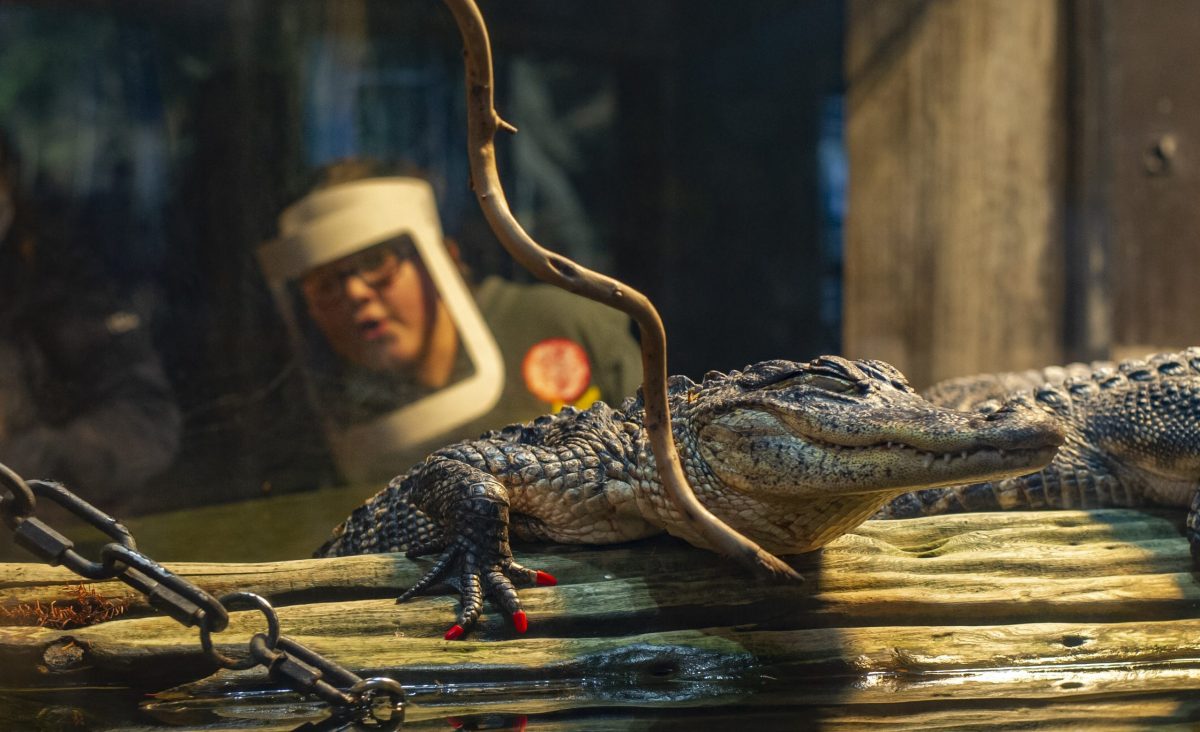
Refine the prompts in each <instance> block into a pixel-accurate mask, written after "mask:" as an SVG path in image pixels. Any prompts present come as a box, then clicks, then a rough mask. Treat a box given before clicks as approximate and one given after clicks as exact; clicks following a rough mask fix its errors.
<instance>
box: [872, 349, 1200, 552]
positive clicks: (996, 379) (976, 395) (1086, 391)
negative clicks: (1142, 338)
mask: <svg viewBox="0 0 1200 732" xmlns="http://www.w3.org/2000/svg"><path fill="white" fill-rule="evenodd" d="M923 396H924V397H925V398H926V399H928V400H929V401H930V402H932V403H934V404H937V405H940V406H942V407H945V408H950V409H962V410H968V411H974V412H976V413H977V414H981V415H986V414H989V413H993V412H995V411H996V410H1001V409H1013V408H1021V409H1027V408H1030V407H1035V408H1039V409H1041V410H1043V411H1044V412H1045V413H1046V414H1048V415H1050V416H1051V417H1052V418H1053V419H1055V420H1057V421H1058V422H1059V423H1060V424H1061V426H1062V430H1063V434H1064V435H1065V438H1066V440H1065V442H1064V444H1063V446H1062V448H1061V449H1060V450H1059V451H1058V454H1057V455H1056V456H1055V458H1054V460H1053V461H1052V462H1051V463H1050V464H1049V465H1047V466H1046V467H1044V468H1042V469H1041V470H1039V471H1037V472H1035V473H1031V474H1029V475H1024V476H1015V477H1009V478H1003V479H1001V480H998V481H996V480H989V481H978V482H972V483H970V484H965V485H959V486H950V487H942V488H929V489H925V490H920V491H916V492H914V493H910V494H907V495H903V496H900V497H898V498H896V499H894V500H892V501H891V502H889V503H888V504H887V505H885V506H884V507H883V508H882V509H881V510H880V511H879V513H878V514H877V515H876V518H911V517H915V516H928V515H934V514H942V513H954V512H959V511H995V510H1007V509H1044V508H1074V509H1090V508H1107V507H1138V506H1144V505H1162V506H1180V507H1187V508H1188V515H1187V524H1186V525H1187V537H1188V542H1189V545H1190V547H1191V553H1192V557H1193V559H1194V560H1195V561H1196V562H1200V348H1196V347H1193V348H1188V349H1186V350H1184V351H1180V352H1177V353H1159V354H1154V355H1151V356H1146V357H1145V358H1141V359H1130V360H1127V361H1121V362H1119V363H1113V362H1109V361H1096V362H1093V363H1088V364H1084V363H1074V364H1070V365H1067V366H1051V367H1048V368H1045V369H1040V370H1031V371H1022V372H1010V373H999V374H984V375H979V376H968V377H961V378H956V379H950V380H948V381H943V382H940V383H938V384H935V385H934V386H932V387H930V388H929V389H927V390H925V391H924V392H923Z"/></svg>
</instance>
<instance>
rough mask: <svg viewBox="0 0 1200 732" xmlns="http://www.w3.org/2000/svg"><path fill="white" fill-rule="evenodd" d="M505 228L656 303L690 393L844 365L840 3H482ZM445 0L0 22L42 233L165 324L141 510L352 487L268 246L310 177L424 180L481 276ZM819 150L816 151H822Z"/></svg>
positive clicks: (6, 104) (124, 6)
mask: <svg viewBox="0 0 1200 732" xmlns="http://www.w3.org/2000/svg"><path fill="white" fill-rule="evenodd" d="M482 8H483V11H484V14H485V17H486V19H487V20H488V23H489V25H490V28H491V34H492V40H493V50H494V53H495V56H496V65H497V74H496V81H497V83H496V86H497V107H498V109H499V110H500V111H501V113H502V114H503V115H504V116H505V117H506V118H507V119H509V120H510V121H511V122H513V123H514V124H515V125H517V126H518V127H519V128H520V129H521V132H520V133H519V134H518V135H517V136H516V137H514V138H512V139H503V140H501V141H500V145H501V149H500V154H501V160H500V167H501V171H502V174H503V175H504V178H505V183H506V188H507V191H508V194H509V198H510V201H511V202H512V204H513V208H514V211H515V213H516V214H517V216H518V218H519V219H520V220H521V221H522V222H523V223H524V225H525V226H526V227H527V228H528V229H529V230H530V231H531V233H532V234H533V235H534V236H535V237H536V238H538V239H539V241H541V242H542V243H543V244H544V245H545V246H547V247H549V248H552V249H556V250H558V251H561V252H563V253H565V254H567V255H569V256H572V257H574V258H576V259H578V260H579V261H581V262H582V263H584V264H585V265H588V266H591V267H594V268H597V269H600V270H601V271H604V272H606V273H610V274H612V275H614V276H616V277H618V278H619V279H622V280H625V281H627V282H628V283H629V284H631V285H632V286H634V287H636V288H638V289H640V290H642V291H643V292H645V293H646V294H647V295H649V297H650V298H651V299H652V300H653V301H654V302H655V303H656V304H657V306H658V308H659V309H660V311H661V314H662V316H663V319H664V321H665V323H666V326H667V332H668V338H669V343H670V346H669V348H670V350H669V360H670V369H671V371H672V372H673V373H687V374H690V375H692V376H699V375H701V374H703V372H704V371H706V370H708V369H713V368H717V369H722V370H728V369H731V368H740V367H742V366H743V365H745V364H747V363H750V362H753V361H756V360H760V359H764V358H777V357H787V358H793V359H798V360H802V359H807V358H810V357H812V356H813V355H816V354H818V353H820V352H829V351H836V350H838V348H839V345H840V344H839V337H838V333H839V326H840V320H839V309H840V295H839V287H840V264H839V262H840V228H839V227H840V218H841V215H842V211H841V209H842V203H841V201H842V197H843V188H844V179H845V171H844V161H843V158H842V151H841V114H842V108H841V92H842V73H841V58H842V50H841V45H842V39H843V36H844V28H843V15H844V8H843V5H842V3H841V2H834V1H833V0H822V1H820V2H806V3H794V2H776V1H771V0H766V1H758V2H754V3H750V4H731V3H725V2H684V1H682V0H679V1H668V2H649V3H647V2H634V1H632V0H622V1H620V2H608V3H580V2H567V3H564V2H556V1H555V0H539V1H535V2H525V1H523V2H484V3H482ZM460 47H461V44H460V42H459V39H458V35H457V30H456V28H455V26H454V24H453V20H452V18H451V17H450V15H449V12H448V11H447V10H446V9H445V8H444V7H442V5H441V4H440V3H437V2H429V1H426V0H414V1H412V2H390V1H389V2H371V1H367V2H359V1H354V2H289V3H276V2H265V1H264V2H256V1H237V2H173V3H169V4H163V3H150V2H122V3H104V2H56V3H50V4H41V3H38V4H32V3H29V4H27V3H11V4H2V5H0V126H2V127H4V128H7V129H9V131H10V132H11V134H12V135H13V136H14V137H15V138H16V141H17V144H18V146H19V147H20V150H21V152H22V154H23V156H24V158H25V159H26V162H27V163H28V164H29V165H28V171H27V173H28V177H29V180H27V181H26V183H27V185H28V186H29V187H30V189H31V190H32V191H33V192H34V194H35V199H36V202H37V203H38V204H39V206H40V208H41V209H42V210H43V211H46V212H49V215H47V216H44V217H43V219H44V220H45V221H46V222H47V223H48V224H51V225H50V226H47V227H46V231H45V234H46V235H47V236H52V237H56V238H59V239H62V240H65V241H71V242H77V243H78V245H79V246H80V247H84V248H86V249H87V251H88V252H89V253H90V254H92V255H93V256H94V257H95V258H96V259H98V260H99V261H101V262H102V264H103V265H104V266H105V268H106V269H107V271H108V273H109V274H110V276H111V277H112V279H114V280H115V281H116V282H117V283H118V284H119V285H120V287H121V288H122V290H123V291H125V292H127V293H129V294H130V295H131V297H132V298H133V299H134V300H135V302H136V303H137V304H138V307H139V308H140V309H141V310H142V313H143V315H145V316H146V317H148V318H150V319H151V321H152V322H153V323H154V326H155V334H156V340H157V343H158V346H159V349H160V352H161V354H162V357H163V359H164V361H165V365H166V367H167V370H168V373H169V374H170V376H171V378H172V380H173V382H174V384H175V386H176V389H177V392H178V396H179V400H180V403H181V405H182V406H183V408H184V411H185V413H186V428H185V429H186V431H185V437H184V448H183V455H182V457H181V460H180V461H179V464H178V465H177V467H176V469H174V470H172V471H171V473H170V474H169V475H167V476H164V478H163V479H162V480H160V481H159V485H157V486H156V487H155V490H154V491H153V495H151V496H147V498H146V500H145V501H143V502H141V503H140V504H139V506H138V508H139V509H140V510H149V509H153V508H158V507H165V506H169V505H174V504H177V503H180V502H183V503H193V502H204V501H212V500H224V499H230V498H238V497H247V496H253V495H259V494H261V493H263V492H273V491H275V492H277V491H285V490H291V489H294V488H305V487H312V486H316V485H322V484H326V483H329V482H332V481H334V480H335V478H334V476H333V474H332V471H331V468H330V466H329V463H328V460H327V458H326V456H325V453H324V449H323V447H322V444H321V438H320V434H319V428H318V427H317V423H316V422H315V420H314V418H313V415H312V413H311V410H310V408H309V406H308V404H307V402H306V400H305V397H304V392H303V389H302V385H301V382H300V378H299V377H300V374H299V372H298V368H297V366H296V363H295V361H294V358H293V354H292V353H291V351H290V349H289V347H288V344H287V342H286V339H285V334H284V332H283V329H282V327H281V323H280V320H279V317H278V315H277V314H276V312H275V310H274V308H273V305H272V303H271V301H270V299H269V296H268V293H267V291H266V289H265V287H264V283H263V280H262V277H261V275H260V273H259V271H258V269H257V266H256V264H255V261H254V258H253V254H254V249H255V247H257V246H258V245H259V244H260V243H261V242H262V241H263V240H265V239H267V238H269V237H271V236H272V235H273V234H274V233H275V221H276V216H277V215H278V213H279V212H280V210H281V209H282V208H283V207H284V206H286V205H287V204H288V203H290V202H291V201H292V200H295V199H296V198H298V197H299V196H300V195H301V194H302V193H303V191H304V190H305V189H306V188H307V187H308V185H309V184H310V183H311V182H312V179H313V173H314V171H315V170H316V169H317V168H319V167H320V166H321V165H323V164H325V163H328V162H330V161H332V160H334V159H337V158H339V157H344V156H351V155H361V156H368V157H372V158H374V159H377V160H380V161H382V162H383V163H385V164H391V163H396V162H399V161H403V162H405V163H407V164H415V165H418V166H420V167H421V168H423V169H425V170H426V171H428V173H429V174H430V175H431V177H432V178H433V181H434V183H435V188H436V189H437V191H438V193H439V197H440V199H441V207H442V214H443V219H444V222H445V228H446V230H447V232H448V233H449V234H451V235H454V236H456V237H457V238H458V239H459V240H460V242H461V243H462V245H463V248H464V254H465V256H466V259H467V261H468V263H469V264H470V265H471V266H472V268H473V270H474V272H475V274H476V275H477V276H482V275H485V274H489V273H498V274H502V275H505V276H508V277H512V278H517V279H521V278H524V277H526V276H525V275H524V273H523V272H517V271H514V267H513V265H512V263H511V262H510V261H509V260H508V258H507V255H506V254H505V253H504V252H503V251H502V250H501V249H500V247H499V245H498V244H496V243H495V241H494V240H493V238H492V237H491V234H490V232H489V231H488V230H487V228H486V226H485V225H484V224H483V222H482V219H481V217H480V216H479V214H478V213H477V210H476V206H475V202H474V198H473V196H472V194H471V193H470V191H469V190H468V185H467V163H466V157H465V148H464V141H463V129H464V127H465V112H464V109H463V102H462V91H461V89H462V83H461V75H462V69H461V59H460ZM822 144H823V145H824V147H822Z"/></svg>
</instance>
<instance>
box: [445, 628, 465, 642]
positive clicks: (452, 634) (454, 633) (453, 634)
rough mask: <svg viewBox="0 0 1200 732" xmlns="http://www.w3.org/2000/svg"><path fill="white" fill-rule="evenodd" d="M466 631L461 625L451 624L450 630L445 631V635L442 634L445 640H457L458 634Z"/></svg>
mask: <svg viewBox="0 0 1200 732" xmlns="http://www.w3.org/2000/svg"><path fill="white" fill-rule="evenodd" d="M465 632H467V631H466V629H464V628H463V627H462V626H461V625H452V626H450V630H447V631H446V635H444V636H442V637H443V638H445V639H446V640H457V639H458V637H459V636H461V635H462V634H463V633H465Z"/></svg>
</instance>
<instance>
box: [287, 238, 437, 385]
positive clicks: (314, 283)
mask: <svg viewBox="0 0 1200 732" xmlns="http://www.w3.org/2000/svg"><path fill="white" fill-rule="evenodd" d="M301 289H302V291H303V293H304V298H305V301H306V302H307V305H308V312H309V315H310V316H311V317H312V319H313V321H314V322H315V323H316V324H317V327H318V328H319V329H320V330H321V333H322V334H323V335H324V336H325V339H326V340H327V341H328V342H329V345H330V347H332V348H333V351H334V353H336V354H337V355H338V356H339V357H341V358H342V359H345V360H346V361H349V362H350V363H353V364H356V365H358V366H362V367H364V368H368V369H371V370H373V371H386V370H398V369H405V368H412V367H415V366H418V365H419V362H420V359H421V358H422V356H423V354H424V352H425V348H426V340H427V339H428V336H429V329H428V326H429V323H430V319H431V318H432V317H433V315H434V305H435V302H436V301H435V299H434V298H433V297H432V295H433V286H432V283H431V282H429V280H428V276H427V275H426V273H425V271H424V268H423V266H422V265H421V262H420V259H419V258H418V256H417V253H416V250H415V248H414V247H413V245H412V243H411V242H410V241H408V240H407V239H405V238H399V239H393V240H390V241H387V242H383V243H381V244H376V245H375V246H373V247H371V248H369V249H364V250H363V251H361V252H356V253H355V254H352V255H350V256H348V257H344V258H342V259H339V260H337V261H335V262H330V263H329V264H325V265H322V266H320V267H317V268H315V269H313V270H311V271H310V272H308V273H307V274H306V275H305V276H304V278H303V280H302V281H301Z"/></svg>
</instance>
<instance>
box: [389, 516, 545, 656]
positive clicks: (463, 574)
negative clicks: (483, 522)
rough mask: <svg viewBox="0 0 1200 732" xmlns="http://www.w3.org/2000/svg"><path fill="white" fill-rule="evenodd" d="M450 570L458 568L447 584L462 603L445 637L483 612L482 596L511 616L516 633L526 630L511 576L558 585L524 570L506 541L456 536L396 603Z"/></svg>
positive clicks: (467, 626)
mask: <svg viewBox="0 0 1200 732" xmlns="http://www.w3.org/2000/svg"><path fill="white" fill-rule="evenodd" d="M482 546H489V547H493V548H492V549H491V551H484V550H482ZM489 555H490V556H489ZM485 557H486V558H485ZM453 569H457V570H458V572H457V573H456V574H457V578H456V579H453V578H452V579H450V584H454V585H456V586H457V589H458V592H459V596H460V598H461V602H462V604H461V608H460V609H459V613H458V618H457V622H456V623H455V624H454V625H453V626H451V627H450V629H449V630H447V631H446V633H445V635H444V636H443V637H444V638H445V639H446V640H456V639H458V638H460V637H462V636H463V635H464V634H465V633H466V632H467V631H468V630H469V629H470V628H471V627H472V626H473V625H474V624H475V622H476V621H477V620H478V619H479V616H480V614H481V613H482V612H483V598H484V596H485V595H488V596H491V598H492V599H493V600H494V601H495V602H497V603H498V604H499V605H500V606H501V607H502V608H503V609H504V611H505V613H507V614H508V615H509V616H510V617H511V618H512V622H513V627H514V628H515V629H516V631H517V632H518V633H524V632H526V631H527V630H528V629H529V620H528V618H527V616H526V615H525V611H524V610H522V609H521V600H520V598H519V597H518V596H517V588H516V585H514V584H513V579H517V580H519V581H521V582H523V583H525V584H531V585H541V586H551V585H556V584H558V580H557V579H555V577H554V575H552V574H550V573H548V572H543V571H541V570H534V569H528V568H526V567H523V566H521V565H520V564H518V563H517V562H516V561H514V560H513V558H512V555H511V554H509V553H508V552H507V542H504V546H503V548H501V545H500V542H497V541H494V540H492V541H487V540H484V539H483V537H478V536H477V537H476V539H475V540H474V541H473V540H472V539H468V538H466V537H459V538H458V539H456V540H454V541H453V542H451V544H450V546H449V547H447V548H446V549H445V551H443V552H442V554H441V556H439V557H438V559H437V561H436V562H434V564H433V566H432V567H430V568H429V571H427V572H426V573H425V574H424V575H423V576H422V577H421V579H419V580H418V581H417V583H416V584H414V585H413V586H412V587H410V588H408V589H407V590H406V591H405V592H404V594H402V595H400V597H399V598H397V599H396V602H397V603H401V602H404V601H406V600H408V599H410V598H412V597H415V596H416V595H417V594H419V593H420V592H421V591H423V590H425V589H426V588H428V587H430V586H431V585H434V584H436V583H437V582H439V581H441V580H442V579H444V578H445V577H446V575H449V574H451V573H452V572H453Z"/></svg>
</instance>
